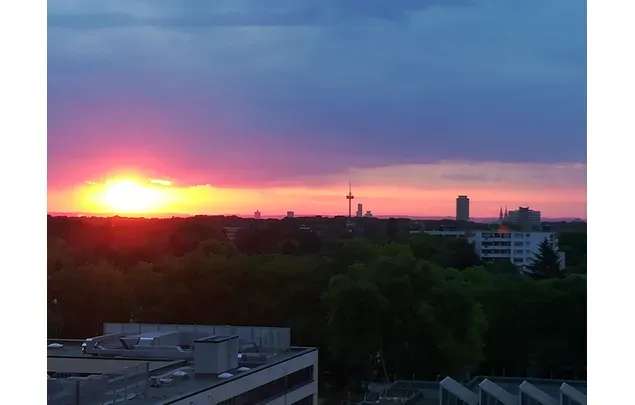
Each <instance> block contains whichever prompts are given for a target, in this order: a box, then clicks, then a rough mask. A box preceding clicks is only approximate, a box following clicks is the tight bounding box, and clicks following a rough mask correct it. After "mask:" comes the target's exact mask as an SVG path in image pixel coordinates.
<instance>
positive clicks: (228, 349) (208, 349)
mask: <svg viewBox="0 0 635 405" xmlns="http://www.w3.org/2000/svg"><path fill="white" fill-rule="evenodd" d="M236 367H238V335H233V336H209V337H205V338H201V339H196V340H194V371H195V372H196V374H221V373H224V372H226V371H228V370H232V369H235V368H236Z"/></svg>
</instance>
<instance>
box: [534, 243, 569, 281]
mask: <svg viewBox="0 0 635 405" xmlns="http://www.w3.org/2000/svg"><path fill="white" fill-rule="evenodd" d="M529 270H531V272H532V274H533V275H534V276H536V277H542V278H554V277H561V276H562V275H563V274H562V271H561V270H560V258H559V257H558V253H557V252H556V251H555V250H554V248H553V246H552V245H551V243H550V242H549V240H548V239H546V238H545V240H543V241H542V242H541V243H540V246H539V248H538V253H537V254H536V255H535V256H534V259H533V261H532V263H531V264H530V265H529Z"/></svg>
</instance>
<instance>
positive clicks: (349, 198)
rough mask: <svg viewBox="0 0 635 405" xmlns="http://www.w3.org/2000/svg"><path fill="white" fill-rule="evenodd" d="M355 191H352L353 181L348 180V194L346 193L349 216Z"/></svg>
mask: <svg viewBox="0 0 635 405" xmlns="http://www.w3.org/2000/svg"><path fill="white" fill-rule="evenodd" d="M353 198H355V197H354V196H353V193H352V192H351V182H350V181H349V182H348V194H347V195H346V199H347V200H348V217H349V218H350V217H351V203H352V202H353Z"/></svg>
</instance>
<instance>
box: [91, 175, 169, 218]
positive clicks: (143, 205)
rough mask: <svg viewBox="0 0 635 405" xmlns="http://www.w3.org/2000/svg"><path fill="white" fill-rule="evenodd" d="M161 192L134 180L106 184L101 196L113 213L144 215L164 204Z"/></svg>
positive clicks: (112, 181) (120, 180)
mask: <svg viewBox="0 0 635 405" xmlns="http://www.w3.org/2000/svg"><path fill="white" fill-rule="evenodd" d="M164 198H165V196H164V193H162V191H161V190H159V189H157V188H155V187H152V186H150V185H146V184H143V183H141V182H139V181H137V180H134V179H117V180H111V181H108V182H106V184H105V185H104V189H103V193H102V195H101V200H102V203H103V204H104V205H105V206H106V207H108V208H109V209H110V210H111V211H112V212H120V213H144V212H150V211H154V210H156V209H157V208H159V206H160V205H161V204H162V203H163V200H164Z"/></svg>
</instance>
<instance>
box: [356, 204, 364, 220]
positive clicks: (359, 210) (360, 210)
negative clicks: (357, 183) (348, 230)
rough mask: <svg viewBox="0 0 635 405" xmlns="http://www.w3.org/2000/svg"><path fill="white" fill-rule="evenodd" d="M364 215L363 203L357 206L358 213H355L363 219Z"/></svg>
mask: <svg viewBox="0 0 635 405" xmlns="http://www.w3.org/2000/svg"><path fill="white" fill-rule="evenodd" d="M362 215H364V209H363V208H362V203H359V204H357V212H356V213H355V216H356V217H361V216H362Z"/></svg>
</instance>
